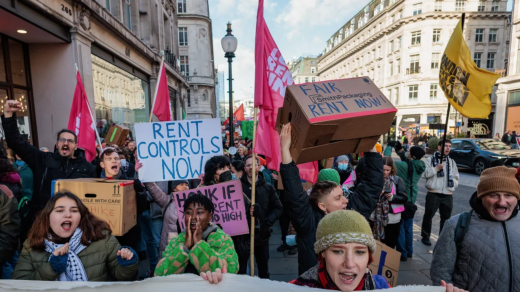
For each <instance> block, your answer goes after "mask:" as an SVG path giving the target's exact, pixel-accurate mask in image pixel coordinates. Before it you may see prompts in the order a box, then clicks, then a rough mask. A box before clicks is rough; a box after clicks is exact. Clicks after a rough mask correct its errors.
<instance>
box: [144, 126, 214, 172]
mask: <svg viewBox="0 0 520 292" xmlns="http://www.w3.org/2000/svg"><path fill="white" fill-rule="evenodd" d="M135 133H136V138H137V139H136V140H137V153H138V155H139V161H140V162H142V163H143V167H142V168H141V169H140V170H139V179H141V181H142V182H156V181H170V180H178V179H194V178H199V175H200V174H202V173H203V171H204V165H205V164H206V161H208V160H209V159H210V158H211V157H213V156H215V155H222V136H221V134H220V121H219V119H206V120H182V121H172V122H157V123H139V124H135Z"/></svg>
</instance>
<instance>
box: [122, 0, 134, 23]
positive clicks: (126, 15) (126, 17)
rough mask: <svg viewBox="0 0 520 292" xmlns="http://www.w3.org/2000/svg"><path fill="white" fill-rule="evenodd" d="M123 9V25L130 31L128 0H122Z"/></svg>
mask: <svg viewBox="0 0 520 292" xmlns="http://www.w3.org/2000/svg"><path fill="white" fill-rule="evenodd" d="M123 8H124V13H123V16H124V23H125V26H126V28H128V29H129V30H132V21H131V18H130V17H131V12H130V0H123Z"/></svg>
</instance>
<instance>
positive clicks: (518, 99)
mask: <svg viewBox="0 0 520 292" xmlns="http://www.w3.org/2000/svg"><path fill="white" fill-rule="evenodd" d="M507 103H508V104H520V91H511V92H509V99H508V101H507Z"/></svg>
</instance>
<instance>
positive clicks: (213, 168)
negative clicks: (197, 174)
mask: <svg viewBox="0 0 520 292" xmlns="http://www.w3.org/2000/svg"><path fill="white" fill-rule="evenodd" d="M232 179H233V175H232V174H231V163H230V162H229V159H228V158H227V157H225V156H220V155H217V156H213V157H211V158H210V159H209V160H208V161H207V162H206V165H204V180H203V181H202V184H201V185H200V186H211V185H214V184H218V183H221V182H227V181H230V180H232Z"/></svg>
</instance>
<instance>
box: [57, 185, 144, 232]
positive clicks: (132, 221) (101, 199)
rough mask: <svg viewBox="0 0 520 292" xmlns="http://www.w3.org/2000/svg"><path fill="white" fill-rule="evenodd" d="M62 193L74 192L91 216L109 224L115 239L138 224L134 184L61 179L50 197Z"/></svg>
mask: <svg viewBox="0 0 520 292" xmlns="http://www.w3.org/2000/svg"><path fill="white" fill-rule="evenodd" d="M59 192H71V193H73V194H74V195H76V196H77V197H78V198H80V200H81V201H82V202H83V204H85V206H87V208H88V209H89V211H90V212H91V213H92V214H94V215H95V216H96V217H98V218H99V219H101V220H104V221H105V222H107V223H108V225H109V226H110V228H111V229H112V234H113V235H115V236H121V235H123V234H125V233H127V232H128V231H129V230H130V229H131V228H132V227H134V226H135V225H136V224H137V205H136V201H135V199H136V198H135V190H134V181H133V180H107V179H102V178H98V179H95V178H78V179H60V180H55V181H53V184H52V191H51V193H52V194H56V193H59Z"/></svg>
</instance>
